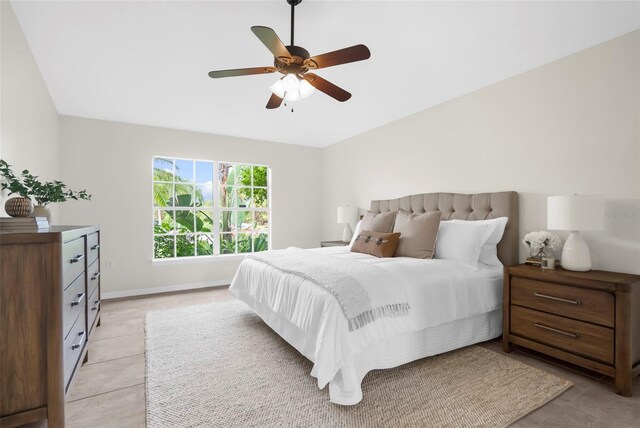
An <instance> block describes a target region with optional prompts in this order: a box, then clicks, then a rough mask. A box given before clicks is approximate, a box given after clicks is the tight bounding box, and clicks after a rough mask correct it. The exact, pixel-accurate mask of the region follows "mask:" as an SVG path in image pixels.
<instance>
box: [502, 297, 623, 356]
mask: <svg viewBox="0 0 640 428" xmlns="http://www.w3.org/2000/svg"><path fill="white" fill-rule="evenodd" d="M509 330H510V333H511V334H515V335H517V336H522V337H524V338H527V339H531V340H535V341H536V342H540V343H544V344H547V345H551V346H554V347H556V348H560V349H564V350H565V351H569V352H571V353H574V354H580V355H583V356H585V357H588V358H593V359H596V360H600V361H602V362H605V363H608V364H613V329H610V328H606V327H601V326H599V325H594V324H589V323H586V322H582V321H576V320H572V319H569V318H563V317H560V316H557V315H552V314H547V313H544V312H539V311H535V310H533V309H527V308H521V307H519V306H513V305H512V306H511V325H510V328H509Z"/></svg>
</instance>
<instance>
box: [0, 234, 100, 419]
mask: <svg viewBox="0 0 640 428" xmlns="http://www.w3.org/2000/svg"><path fill="white" fill-rule="evenodd" d="M0 325H2V328H1V329H0V355H2V359H1V360H0V379H1V384H0V426H2V427H3V428H4V427H13V426H17V425H22V424H26V423H30V422H35V421H38V420H42V419H48V426H49V427H50V428H55V427H63V426H64V403H65V394H66V392H67V390H68V389H69V385H70V384H71V383H72V381H73V376H74V373H75V372H76V371H77V370H78V367H79V366H80V365H81V364H82V362H86V361H87V359H88V354H87V342H88V341H89V340H90V339H91V332H92V331H93V329H95V328H96V326H98V325H100V229H99V228H98V227H96V226H88V227H79V226H54V227H50V228H48V229H41V230H38V231H35V230H24V231H2V230H0Z"/></svg>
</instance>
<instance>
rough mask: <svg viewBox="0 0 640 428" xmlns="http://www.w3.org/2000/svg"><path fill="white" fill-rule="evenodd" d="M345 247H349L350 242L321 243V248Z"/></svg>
mask: <svg viewBox="0 0 640 428" xmlns="http://www.w3.org/2000/svg"><path fill="white" fill-rule="evenodd" d="M345 245H349V243H348V242H344V241H322V242H320V246H321V247H344V246H345Z"/></svg>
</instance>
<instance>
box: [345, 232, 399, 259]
mask: <svg viewBox="0 0 640 428" xmlns="http://www.w3.org/2000/svg"><path fill="white" fill-rule="evenodd" d="M399 241H400V234H399V233H382V232H371V231H369V230H363V231H361V232H360V233H359V234H358V236H356V239H355V241H354V242H353V245H352V246H351V251H352V252H354V253H364V254H371V255H372V256H376V257H393V254H394V253H395V252H396V248H398V242H399Z"/></svg>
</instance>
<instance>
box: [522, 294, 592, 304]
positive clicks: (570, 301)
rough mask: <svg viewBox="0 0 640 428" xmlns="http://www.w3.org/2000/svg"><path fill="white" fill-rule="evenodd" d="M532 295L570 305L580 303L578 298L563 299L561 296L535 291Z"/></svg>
mask: <svg viewBox="0 0 640 428" xmlns="http://www.w3.org/2000/svg"><path fill="white" fill-rule="evenodd" d="M533 295H534V296H536V297H540V298H542V299H549V300H553V301H554V302H562V303H569V304H571V305H578V306H579V305H580V303H581V302H580V300H577V299H576V300H573V299H563V298H562V297H556V296H549V295H548V294H542V293H538V292H535V293H533Z"/></svg>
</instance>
